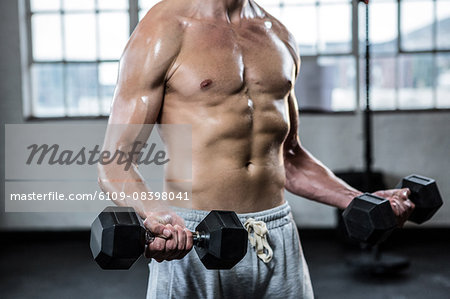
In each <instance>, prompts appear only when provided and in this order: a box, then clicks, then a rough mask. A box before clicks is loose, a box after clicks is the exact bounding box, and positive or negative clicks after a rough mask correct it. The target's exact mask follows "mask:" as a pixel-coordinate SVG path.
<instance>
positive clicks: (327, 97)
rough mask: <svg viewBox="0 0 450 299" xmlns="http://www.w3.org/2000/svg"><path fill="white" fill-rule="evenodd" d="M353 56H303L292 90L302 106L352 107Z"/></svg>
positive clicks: (329, 108) (305, 107) (323, 107)
mask: <svg viewBox="0 0 450 299" xmlns="http://www.w3.org/2000/svg"><path fill="white" fill-rule="evenodd" d="M355 73H356V72H355V62H354V58H353V57H349V56H347V57H319V58H317V57H305V58H304V59H303V61H302V66H301V70H300V76H299V79H298V80H297V84H296V87H295V91H296V94H297V98H298V101H299V107H300V108H301V109H311V110H319V111H347V110H352V109H355V106H356V100H355V99H356V97H355V78H356V77H355Z"/></svg>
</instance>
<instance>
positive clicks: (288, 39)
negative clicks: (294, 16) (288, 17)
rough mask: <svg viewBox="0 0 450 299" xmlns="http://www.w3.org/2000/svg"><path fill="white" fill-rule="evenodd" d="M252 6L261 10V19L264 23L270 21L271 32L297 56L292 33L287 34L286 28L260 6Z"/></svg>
mask: <svg viewBox="0 0 450 299" xmlns="http://www.w3.org/2000/svg"><path fill="white" fill-rule="evenodd" d="M254 4H256V6H257V7H258V8H259V9H260V10H261V12H262V17H263V19H264V20H265V21H270V23H271V24H272V31H273V32H274V33H275V34H276V35H277V36H278V38H279V39H280V40H281V41H283V42H284V43H285V44H286V45H287V46H289V47H290V48H291V50H292V51H294V52H295V53H296V54H297V55H298V50H297V43H296V41H295V38H294V36H293V35H292V33H290V32H289V30H288V29H287V28H286V26H284V24H283V23H282V22H281V21H280V20H278V19H277V18H275V17H274V16H272V15H271V14H270V13H268V12H267V11H266V10H265V9H264V8H263V7H262V6H261V5H259V4H257V3H255V2H254Z"/></svg>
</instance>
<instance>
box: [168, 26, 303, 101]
mask: <svg viewBox="0 0 450 299" xmlns="http://www.w3.org/2000/svg"><path fill="white" fill-rule="evenodd" d="M192 27H193V28H189V27H188V28H187V30H186V34H185V37H184V40H183V47H182V50H181V52H180V54H179V56H178V58H177V60H176V63H175V65H174V67H173V73H172V74H171V76H170V80H169V84H170V85H172V87H174V88H176V89H177V90H180V88H182V90H181V92H182V93H186V96H189V95H195V94H196V93H205V92H213V93H216V94H225V95H227V94H230V95H231V94H235V93H238V92H240V91H242V90H247V91H249V92H250V93H263V94H273V96H274V97H275V98H283V97H284V96H285V95H286V94H287V93H288V92H289V91H290V88H291V86H292V84H293V83H294V82H293V81H294V73H295V63H294V59H293V57H292V54H291V53H290V51H289V49H288V47H287V46H286V44H285V43H283V41H281V40H280V39H279V38H278V37H277V36H276V34H274V33H273V32H272V31H271V30H270V28H267V27H269V26H267V25H266V27H265V26H264V25H263V26H256V25H255V26H243V27H242V28H237V29H236V28H228V27H220V26H214V25H207V26H206V25H203V26H192Z"/></svg>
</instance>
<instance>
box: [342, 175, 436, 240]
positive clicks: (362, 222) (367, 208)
mask: <svg viewBox="0 0 450 299" xmlns="http://www.w3.org/2000/svg"><path fill="white" fill-rule="evenodd" d="M397 188H409V189H410V191H411V194H410V196H409V199H410V200H411V201H412V202H413V203H414V205H415V209H414V211H413V213H412V214H411V216H410V217H409V219H408V220H410V221H413V222H415V223H418V224H421V223H423V222H425V221H427V220H429V219H430V218H431V217H432V216H433V215H434V214H435V213H436V211H437V210H438V209H439V208H440V207H441V206H442V204H443V202H442V198H441V195H440V194H439V190H438V188H437V185H436V182H435V180H433V179H430V178H427V177H424V176H420V175H416V174H412V175H410V176H407V177H405V178H403V179H402V181H401V182H400V183H399V184H398V185H397ZM342 216H343V219H344V224H345V227H346V228H347V232H348V234H349V236H350V237H351V238H354V239H356V240H358V241H361V242H364V243H368V244H372V245H373V244H376V243H380V242H381V241H383V240H385V239H386V238H387V237H388V236H389V235H390V234H391V232H392V231H393V230H394V229H395V228H396V227H397V221H396V218H395V215H394V213H393V211H392V208H391V204H390V202H389V200H387V199H385V198H382V197H378V196H376V195H373V194H369V193H365V194H362V195H360V196H358V197H356V198H354V199H353V201H352V202H351V203H350V204H349V206H348V207H347V208H346V209H345V211H344V213H343V214H342Z"/></svg>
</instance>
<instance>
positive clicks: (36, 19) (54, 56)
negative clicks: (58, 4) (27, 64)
mask: <svg viewBox="0 0 450 299" xmlns="http://www.w3.org/2000/svg"><path fill="white" fill-rule="evenodd" d="M31 26H32V31H33V32H32V33H33V57H34V59H36V60H60V59H62V49H61V16H60V15H59V14H36V15H33V17H32V19H31Z"/></svg>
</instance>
